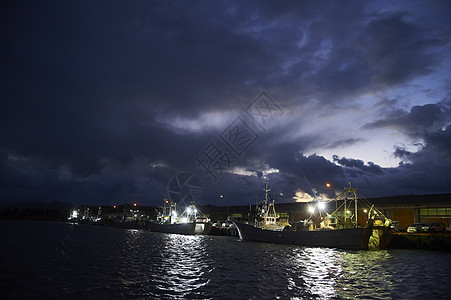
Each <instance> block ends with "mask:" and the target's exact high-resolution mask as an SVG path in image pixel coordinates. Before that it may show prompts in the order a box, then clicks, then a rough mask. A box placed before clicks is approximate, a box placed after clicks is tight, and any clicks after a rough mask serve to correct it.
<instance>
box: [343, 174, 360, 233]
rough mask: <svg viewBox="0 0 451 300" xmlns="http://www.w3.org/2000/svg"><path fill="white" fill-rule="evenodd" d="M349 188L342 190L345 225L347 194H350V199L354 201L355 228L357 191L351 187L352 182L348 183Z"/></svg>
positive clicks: (356, 223)
mask: <svg viewBox="0 0 451 300" xmlns="http://www.w3.org/2000/svg"><path fill="white" fill-rule="evenodd" d="M348 183H349V187H348V188H345V190H344V194H345V197H344V201H345V224H346V214H347V207H346V199H347V198H348V194H352V197H353V199H354V215H355V227H357V225H358V219H357V215H358V214H357V189H355V188H353V187H352V182H348Z"/></svg>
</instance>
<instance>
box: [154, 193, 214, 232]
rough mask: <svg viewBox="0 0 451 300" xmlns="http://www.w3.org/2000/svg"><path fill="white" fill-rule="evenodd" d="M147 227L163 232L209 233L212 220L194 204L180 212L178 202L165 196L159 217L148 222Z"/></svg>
mask: <svg viewBox="0 0 451 300" xmlns="http://www.w3.org/2000/svg"><path fill="white" fill-rule="evenodd" d="M147 229H148V230H150V231H153V232H163V233H176V234H209V233H210V231H211V222H210V220H209V219H208V218H206V217H205V216H204V215H203V214H202V213H201V212H200V211H199V210H198V209H197V208H196V206H195V205H194V204H191V205H189V206H188V207H186V208H185V209H184V210H183V212H182V213H179V211H178V209H177V203H175V202H172V201H171V200H169V199H167V198H166V197H164V198H163V206H162V207H160V210H159V212H158V214H157V219H156V220H155V221H149V222H147Z"/></svg>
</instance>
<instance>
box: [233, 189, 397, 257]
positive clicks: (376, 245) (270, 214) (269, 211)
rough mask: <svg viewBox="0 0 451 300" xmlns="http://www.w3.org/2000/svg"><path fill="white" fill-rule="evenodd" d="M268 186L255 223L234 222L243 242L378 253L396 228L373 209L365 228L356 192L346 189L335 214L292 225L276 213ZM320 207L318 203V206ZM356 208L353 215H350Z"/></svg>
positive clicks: (370, 211) (317, 216)
mask: <svg viewBox="0 0 451 300" xmlns="http://www.w3.org/2000/svg"><path fill="white" fill-rule="evenodd" d="M269 191H270V189H269V188H268V184H267V183H266V184H265V197H264V200H263V201H262V204H261V206H260V208H259V211H258V213H259V214H258V217H257V218H256V220H255V221H254V222H247V223H240V222H236V221H233V220H232V221H233V222H234V223H235V225H236V227H237V229H238V233H239V236H240V238H241V239H243V240H249V241H259V242H267V243H277V244H292V245H300V246H308V247H330V248H341V249H350V250H376V249H383V248H386V246H387V245H388V243H389V241H390V238H391V234H392V232H393V227H392V226H391V220H389V219H388V218H386V217H385V216H384V215H383V214H382V213H381V212H380V211H378V210H377V209H376V208H374V206H371V207H370V209H369V211H368V210H366V213H367V214H368V215H367V216H368V217H367V221H366V224H365V226H360V225H359V222H358V215H359V213H358V201H357V190H356V189H354V188H352V186H351V184H350V186H349V188H346V189H345V190H344V192H343V193H341V194H339V195H338V196H337V197H342V198H343V204H342V206H341V207H340V208H338V209H337V210H336V211H334V212H333V213H332V214H327V213H323V215H321V214H320V215H316V216H314V214H313V213H312V215H311V216H310V218H309V219H307V220H304V221H303V222H298V223H297V224H296V226H291V225H289V224H288V223H287V222H285V223H284V222H283V221H282V220H280V218H279V216H278V215H277V214H276V213H275V209H274V200H272V202H270V201H268V199H269ZM317 204H319V203H317ZM352 205H353V209H354V214H353V215H349V214H350V213H351V207H352Z"/></svg>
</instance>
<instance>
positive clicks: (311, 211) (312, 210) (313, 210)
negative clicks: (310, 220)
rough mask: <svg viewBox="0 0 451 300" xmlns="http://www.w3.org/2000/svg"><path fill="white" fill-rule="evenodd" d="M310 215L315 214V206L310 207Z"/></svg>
mask: <svg viewBox="0 0 451 300" xmlns="http://www.w3.org/2000/svg"><path fill="white" fill-rule="evenodd" d="M308 211H309V213H311V214H313V213H314V212H315V208H314V207H313V206H309V207H308Z"/></svg>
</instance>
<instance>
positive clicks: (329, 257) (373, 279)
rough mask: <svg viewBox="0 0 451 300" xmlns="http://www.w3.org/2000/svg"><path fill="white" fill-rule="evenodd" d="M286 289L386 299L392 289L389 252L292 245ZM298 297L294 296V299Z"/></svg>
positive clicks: (328, 295)
mask: <svg viewBox="0 0 451 300" xmlns="http://www.w3.org/2000/svg"><path fill="white" fill-rule="evenodd" d="M292 257H293V259H292V260H291V262H292V264H293V265H292V266H289V267H288V268H287V269H291V270H292V272H290V273H289V274H288V277H287V288H288V290H290V291H292V292H298V293H303V292H305V291H307V292H308V294H309V295H311V296H313V297H315V298H319V299H337V298H338V299H351V298H356V297H357V298H365V299H383V298H387V297H390V294H391V292H392V291H393V287H394V281H393V278H392V274H393V272H392V271H393V270H392V269H391V268H390V267H389V266H387V265H389V264H388V263H387V260H389V259H391V255H390V254H389V253H388V252H387V251H357V252H346V251H342V250H337V249H329V248H293V254H292ZM292 299H295V298H292Z"/></svg>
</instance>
